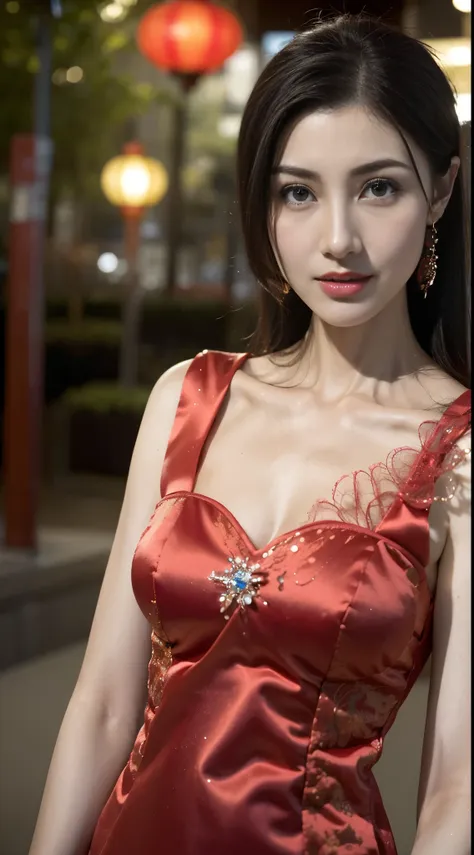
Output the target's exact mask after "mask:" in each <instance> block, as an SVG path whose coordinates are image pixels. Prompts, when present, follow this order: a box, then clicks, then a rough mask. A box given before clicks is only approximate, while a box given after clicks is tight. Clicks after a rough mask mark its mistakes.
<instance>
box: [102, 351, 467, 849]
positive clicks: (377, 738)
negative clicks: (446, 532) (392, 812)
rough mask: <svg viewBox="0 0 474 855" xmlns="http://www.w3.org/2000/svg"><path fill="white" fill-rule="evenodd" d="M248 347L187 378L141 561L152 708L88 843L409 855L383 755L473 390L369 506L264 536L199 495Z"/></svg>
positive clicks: (424, 642) (205, 361)
mask: <svg viewBox="0 0 474 855" xmlns="http://www.w3.org/2000/svg"><path fill="white" fill-rule="evenodd" d="M245 359H246V354H229V353H221V352H208V351H204V352H203V353H202V354H199V355H198V356H197V357H196V358H195V359H194V360H193V362H192V364H191V365H190V368H189V369H188V372H187V376H186V378H185V381H184V385H183V389H182V394H181V399H180V402H179V406H178V410H177V414H176V421H175V423H174V427H173V430H172V434H171V438H170V442H169V447H168V451H167V455H166V460H165V465H164V468H163V475H162V496H163V498H162V500H161V501H160V502H159V504H158V505H157V508H156V510H155V513H154V515H153V517H152V519H151V521H150V523H149V525H148V527H147V529H146V530H145V532H144V534H143V535H142V537H141V540H140V543H139V545H138V547H137V550H136V554H135V557H134V561H133V568H132V579H133V588H134V592H135V595H136V598H137V601H138V603H139V605H140V608H141V609H142V611H143V613H144V615H146V617H147V619H148V620H149V622H150V624H151V628H152V631H151V641H152V655H151V660H150V663H149V683H148V686H149V698H148V703H147V706H146V710H145V722H144V725H143V727H142V728H141V730H140V732H139V734H138V736H137V739H136V742H135V745H134V748H133V751H132V753H131V756H130V758H129V761H128V763H127V765H126V767H125V769H124V770H123V772H122V773H121V775H120V777H119V779H118V781H117V783H116V785H115V787H114V790H113V792H112V794H111V796H110V798H109V800H108V801H107V804H106V805H105V807H104V809H103V811H102V813H101V816H100V818H99V820H98V824H97V826H96V830H95V833H94V837H93V840H92V844H91V848H90V855H303V853H304V855H376V854H377V855H396V847H395V842H394V838H393V835H392V832H391V829H390V824H389V820H388V818H387V815H386V813H385V810H384V807H383V804H382V800H381V797H380V793H379V790H378V787H377V784H376V781H375V778H374V775H373V773H372V768H373V766H374V763H376V761H377V760H378V759H379V757H380V755H381V752H382V747H383V742H384V737H385V734H386V733H387V732H388V730H389V729H390V727H391V725H392V724H393V722H394V720H395V717H396V714H397V711H398V709H399V708H400V706H401V704H402V703H403V701H404V699H405V698H406V697H407V695H408V693H409V691H410V689H411V687H412V686H413V684H414V682H415V681H416V679H417V677H418V675H419V674H420V672H421V670H422V668H423V666H424V664H425V662H426V661H427V659H428V657H429V654H430V650H431V638H432V615H433V598H432V597H431V595H430V590H429V588H428V585H427V580H426V576H425V569H424V568H425V566H426V565H427V563H428V555H429V527H428V509H429V506H430V504H431V501H432V499H433V487H434V482H435V480H436V479H437V478H438V477H439V475H440V474H441V473H442V472H448V471H449V470H450V469H453V468H454V466H455V465H456V464H457V463H458V462H459V461H460V460H461V459H463V453H462V452H461V451H460V449H458V448H457V447H456V440H457V439H459V437H461V436H462V435H463V434H464V433H465V432H466V431H467V429H468V427H469V424H470V392H467V393H465V394H463V395H462V396H461V397H460V398H459V399H458V400H457V401H456V402H455V403H454V404H453V405H452V406H450V407H449V408H448V409H447V411H446V412H445V413H444V415H443V417H442V418H441V420H440V421H439V422H437V423H431V426H430V427H429V430H427V432H426V434H427V435H426V437H425V438H424V439H423V442H422V447H421V449H420V450H419V451H418V453H417V454H416V455H414V456H413V457H412V461H411V464H410V465H409V466H408V465H407V464H406V456H405V457H403V455H402V457H403V461H404V462H403V465H402V466H401V467H400V466H399V467H398V469H397V467H396V466H395V465H392V464H390V465H388V464H387V463H385V464H384V465H383V467H382V464H379V465H378V467H372V468H371V472H370V473H363V474H364V475H367V474H369V475H370V476H371V477H372V481H373V483H374V485H375V484H376V483H377V484H379V487H377V495H374V496H373V497H372V498H373V502H372V504H371V508H370V507H369V506H368V507H367V508H365V509H364V511H363V517H364V518H362V516H361V513H362V511H361V510H360V508H359V511H357V514H358V515H356V516H353V517H352V519H353V520H354V519H358V522H354V521H352V522H351V521H350V520H348V518H347V513H346V511H344V509H343V507H342V505H343V504H344V503H341V506H340V507H339V516H338V519H336V520H334V519H332V520H329V519H326V520H325V519H318V518H317V516H316V518H315V519H314V520H313V521H310V522H307V523H305V524H304V525H302V526H301V527H300V528H299V529H298V531H292V532H287V533H285V534H282V535H280V536H279V537H277V538H275V539H274V540H273V541H272V542H271V543H269V544H268V545H267V546H266V547H265V548H264V549H257V548H256V547H255V546H254V544H253V543H252V542H251V540H250V538H249V537H248V535H247V534H246V532H245V531H244V530H243V529H242V527H241V526H240V525H239V522H238V520H236V519H235V518H234V517H233V516H232V514H231V513H230V512H229V511H228V510H227V509H226V508H225V507H224V506H223V505H221V504H220V503H219V502H217V501H214V500H213V499H210V498H208V497H206V496H203V495H198V494H195V493H194V492H193V487H194V483H195V480H196V473H197V469H198V465H199V460H200V455H201V450H202V448H203V443H204V441H205V439H206V437H207V435H208V433H209V431H210V428H211V426H212V424H213V421H214V419H215V418H216V415H217V413H218V411H219V408H220V407H221V405H222V403H223V400H224V398H225V395H226V392H227V391H228V389H229V386H230V383H231V380H232V377H233V375H234V373H235V371H236V370H237V369H239V367H240V366H241V365H242V364H243V362H244V360H245ZM395 454H396V453H395V452H394V455H395ZM392 463H393V460H392ZM403 466H405V470H406V471H402V470H403ZM382 470H383V473H384V474H385V476H388V473H389V472H390V474H391V483H392V487H393V491H392V492H390V490H388V491H387V490H385V491H384V490H383V489H382V488H381V487H380V483H381V481H380V480H379V481H378V480H377V472H380V471H382ZM395 470H396V471H395ZM358 474H359V475H360V474H361V473H358ZM397 479H398V481H397ZM350 480H351V482H352V481H353V480H354V479H353V476H351V479H350ZM382 480H383V478H382ZM393 485H395V486H393ZM374 489H375V488H374ZM387 496H389V500H388V499H387ZM333 499H337V494H336V493H335V494H334V495H333ZM384 503H385V504H384ZM329 504H332V506H333V507H336V505H337V502H335V503H322V505H321V508H322V509H323V511H324V506H325V505H329ZM375 506H376V507H377V508H378V512H379V516H381V519H380V521H379V523H378V524H377V525H372V526H371V515H372V516H373V512H374V508H375ZM381 509H382V513H380V511H381ZM353 513H354V512H353ZM319 515H320V516H321V509H320V512H319ZM323 516H324V513H323ZM221 609H223V611H221Z"/></svg>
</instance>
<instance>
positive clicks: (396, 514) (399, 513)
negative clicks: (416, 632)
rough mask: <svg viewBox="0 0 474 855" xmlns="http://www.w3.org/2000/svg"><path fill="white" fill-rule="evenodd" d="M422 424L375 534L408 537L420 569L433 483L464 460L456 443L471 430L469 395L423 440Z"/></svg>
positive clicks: (427, 540) (424, 557) (425, 551)
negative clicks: (411, 459)
mask: <svg viewBox="0 0 474 855" xmlns="http://www.w3.org/2000/svg"><path fill="white" fill-rule="evenodd" d="M429 425H430V423H429V422H425V423H424V424H423V425H422V426H421V428H420V439H421V449H420V452H419V454H418V455H417V457H416V459H415V460H414V462H413V464H412V466H411V468H410V471H409V473H408V475H407V477H406V480H405V481H404V483H403V486H402V487H401V489H400V491H399V493H398V497H397V499H396V501H395V502H394V503H393V505H392V506H391V507H390V509H389V511H388V513H387V514H386V516H385V517H384V518H383V520H382V522H381V523H380V524H379V525H378V526H377V531H378V532H379V533H383V534H384V535H385V536H386V537H388V538H390V539H392V540H395V541H397V540H399V537H400V532H401V531H403V532H404V533H405V537H406V536H407V535H408V539H409V540H410V548H411V551H412V552H413V554H414V555H415V556H416V557H417V558H418V560H419V561H420V563H421V564H422V565H423V566H425V567H426V566H427V564H428V561H429V551H430V528H429V518H428V514H429V510H430V507H431V504H432V503H433V501H434V500H435V498H434V497H435V486H436V481H437V480H438V478H440V477H441V475H443V474H445V473H447V472H450V471H452V470H453V469H455V467H456V466H457V465H458V464H459V463H461V462H462V461H463V460H465V459H466V452H463V451H461V450H460V449H459V448H458V447H457V442H458V441H459V440H460V439H461V437H463V436H464V435H465V434H466V433H467V432H468V430H469V429H470V427H471V392H470V390H469V389H468V390H466V391H465V392H463V393H462V394H461V395H459V397H458V398H456V400H455V401H453V402H452V403H451V404H449V406H448V407H447V408H446V410H445V411H444V413H443V415H442V416H441V418H440V419H439V420H438V422H436V423H434V424H432V423H431V429H430V430H429V431H428V434H427V435H425V436H423V428H424V427H425V426H429Z"/></svg>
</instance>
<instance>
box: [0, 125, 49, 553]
mask: <svg viewBox="0 0 474 855" xmlns="http://www.w3.org/2000/svg"><path fill="white" fill-rule="evenodd" d="M50 161H51V143H50V140H49V139H47V138H45V137H39V136H34V135H18V136H15V137H14V138H13V140H12V145H11V161H10V177H11V210H10V231H9V244H8V246H9V253H8V280H7V319H6V394H5V435H4V440H5V441H4V481H5V545H6V546H8V547H17V548H23V549H35V548H36V545H37V543H36V516H37V507H38V492H39V484H40V475H41V456H42V455H41V415H42V404H43V241H44V229H45V219H46V199H47V186H48V176H49V171H50Z"/></svg>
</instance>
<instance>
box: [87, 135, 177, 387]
mask: <svg viewBox="0 0 474 855" xmlns="http://www.w3.org/2000/svg"><path fill="white" fill-rule="evenodd" d="M101 186H102V190H103V192H104V195H105V196H106V198H107V199H108V201H109V202H110V203H111V204H112V205H116V206H117V207H119V208H120V211H121V214H122V218H123V223H124V244H125V259H126V262H127V275H126V283H127V284H126V295H125V300H124V307H123V333H122V346H121V350H120V366H119V379H120V383H121V384H122V385H123V386H127V387H130V386H133V385H134V384H135V383H136V380H137V373H138V336H139V320H140V306H141V300H142V296H143V289H142V288H141V287H140V283H139V278H138V266H137V262H138V250H139V245H140V222H141V218H142V215H143V211H144V209H145V208H146V207H151V206H153V205H156V204H158V202H161V200H162V199H163V197H164V196H165V194H166V192H167V190H168V175H167V172H166V170H165V168H164V166H163V165H162V164H161V163H160V162H159V161H158V160H154V159H153V158H151V157H145V156H144V153H143V147H142V146H141V145H140V143H138V142H129V143H126V144H125V146H124V148H123V152H122V154H121V155H119V156H118V157H113V158H112V160H109V162H108V163H106V165H105V166H104V169H103V170H102V174H101Z"/></svg>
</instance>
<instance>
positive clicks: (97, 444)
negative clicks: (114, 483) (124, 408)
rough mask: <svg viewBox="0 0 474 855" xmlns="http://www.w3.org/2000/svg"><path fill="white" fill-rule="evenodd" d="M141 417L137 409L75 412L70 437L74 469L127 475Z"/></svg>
mask: <svg viewBox="0 0 474 855" xmlns="http://www.w3.org/2000/svg"><path fill="white" fill-rule="evenodd" d="M140 421H141V416H140V415H139V414H138V413H133V412H121V411H112V412H107V413H100V412H95V411H93V410H77V411H74V412H72V413H71V416H70V437H69V439H70V441H69V468H70V471H71V472H90V473H94V474H97V475H117V476H121V477H124V476H126V475H127V473H128V470H129V467H130V461H131V458H132V452H133V448H134V445H135V440H136V438H137V434H138V429H139V427H140Z"/></svg>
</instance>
